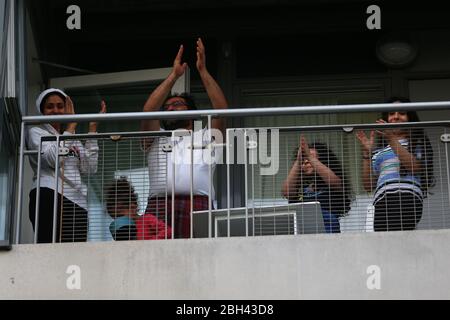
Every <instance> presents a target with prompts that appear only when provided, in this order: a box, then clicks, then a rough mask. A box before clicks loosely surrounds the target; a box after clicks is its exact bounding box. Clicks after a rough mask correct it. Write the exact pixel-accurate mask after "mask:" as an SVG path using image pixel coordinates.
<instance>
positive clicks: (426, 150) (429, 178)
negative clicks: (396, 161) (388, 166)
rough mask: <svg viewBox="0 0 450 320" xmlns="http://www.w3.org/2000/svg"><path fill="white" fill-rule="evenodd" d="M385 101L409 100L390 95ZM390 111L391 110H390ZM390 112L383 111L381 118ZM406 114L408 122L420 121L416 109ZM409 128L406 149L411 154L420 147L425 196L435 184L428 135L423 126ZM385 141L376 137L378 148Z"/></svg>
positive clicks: (381, 146)
mask: <svg viewBox="0 0 450 320" xmlns="http://www.w3.org/2000/svg"><path fill="white" fill-rule="evenodd" d="M387 102H391V103H394V102H402V103H404V102H406V103H408V102H411V101H410V100H409V99H408V98H403V97H391V98H389V99H388V100H387ZM391 112H392V111H391ZM389 113H390V112H383V113H382V114H381V118H382V119H383V120H385V121H386V122H387V121H388V116H389ZM406 115H407V117H408V122H420V118H419V116H418V114H417V112H416V111H406ZM408 130H409V139H408V140H409V144H408V151H409V152H410V153H411V154H414V153H415V151H416V149H417V148H422V150H423V151H422V152H423V158H422V160H421V164H422V165H423V166H424V167H425V168H424V169H423V170H421V172H420V173H419V176H420V181H421V185H422V191H423V193H424V196H425V197H426V195H427V192H428V190H429V189H430V188H432V187H433V186H434V185H435V178H434V172H433V171H434V169H433V148H432V147H431V143H430V140H429V139H428V136H427V135H426V134H425V130H424V129H423V128H411V129H408ZM387 144H388V143H387V141H386V140H385V139H383V137H380V138H378V142H377V146H378V147H379V148H380V149H383V148H385V147H386V146H387ZM402 173H403V174H405V173H406V169H405V168H404V166H401V167H400V174H402Z"/></svg>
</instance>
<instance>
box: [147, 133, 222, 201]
mask: <svg viewBox="0 0 450 320" xmlns="http://www.w3.org/2000/svg"><path fill="white" fill-rule="evenodd" d="M161 130H162V131H163V129H161ZM178 132H180V134H181V133H182V132H184V134H187V135H180V134H179V133H178ZM190 133H191V131H187V130H178V131H177V132H176V134H175V136H172V137H171V138H170V137H162V138H156V139H155V140H154V141H153V143H152V144H151V146H150V147H149V151H148V155H147V157H148V168H149V178H150V191H149V194H150V197H154V196H164V195H166V193H167V194H169V195H171V194H172V185H173V170H174V169H175V194H178V195H190V193H191V151H192V148H191V144H192V139H191V135H190ZM193 135H194V146H195V148H194V151H193V154H192V160H193V171H192V172H193V189H192V190H193V194H194V195H205V196H208V194H209V166H210V163H211V172H212V175H211V178H212V177H214V171H215V168H216V164H217V163H220V161H221V156H222V148H213V147H212V145H211V146H210V142H211V138H210V135H209V132H208V129H206V128H203V129H202V130H199V131H195V132H194V133H193ZM167 146H169V148H170V147H171V151H170V152H168V151H167ZM200 146H201V148H200ZM209 146H210V148H209ZM174 164H175V166H174ZM211 183H212V181H211ZM211 199H212V200H214V199H215V193H214V186H212V192H211Z"/></svg>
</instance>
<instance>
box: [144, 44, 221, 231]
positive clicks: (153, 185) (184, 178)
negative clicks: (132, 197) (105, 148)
mask: <svg viewBox="0 0 450 320" xmlns="http://www.w3.org/2000/svg"><path fill="white" fill-rule="evenodd" d="M182 56H183V46H182V45H181V46H180V49H179V50H178V54H177V56H176V58H175V60H174V63H173V69H172V72H171V73H170V74H169V76H168V77H167V78H166V79H165V80H164V81H163V82H162V83H161V84H160V85H159V86H158V87H157V88H156V89H155V90H154V91H153V92H152V94H151V95H150V97H149V98H148V100H147V102H146V103H145V105H144V110H143V111H144V112H148V111H159V110H164V111H185V110H196V106H195V102H194V99H193V97H192V96H190V95H189V94H186V93H182V94H172V95H169V93H170V91H171V89H172V87H173V85H174V84H175V82H176V81H177V79H178V78H179V77H181V76H182V75H183V74H184V72H185V70H186V67H187V63H182ZM196 67H197V70H198V72H199V74H200V78H201V80H202V83H203V85H204V87H205V89H206V92H207V94H208V97H209V99H210V101H211V104H212V107H213V108H215V109H226V108H227V106H228V104H227V101H226V99H225V96H224V94H223V92H222V89H221V88H220V87H219V85H218V84H217V82H216V81H215V80H214V78H213V77H212V76H211V75H210V74H209V72H208V70H207V68H206V55H205V47H204V45H203V43H202V40H201V39H200V38H199V39H198V40H197V63H196ZM211 126H212V129H213V130H220V131H221V132H222V133H223V132H224V130H225V120H224V119H212V123H211ZM141 128H142V130H145V131H160V130H171V131H172V130H188V132H189V131H194V133H193V137H194V138H193V140H194V146H195V147H194V151H193V152H192V154H191V144H192V139H191V136H190V135H182V134H181V135H177V136H176V137H175V139H174V140H173V141H172V143H171V147H172V148H171V151H170V153H167V152H165V151H164V150H163V149H164V146H163V145H164V144H165V142H166V141H163V139H146V140H145V141H144V150H145V152H147V153H148V164H149V175H150V195H149V199H148V204H147V210H146V213H151V214H154V215H156V216H158V218H160V219H163V220H165V221H166V222H167V223H168V224H169V225H170V224H171V216H172V211H171V210H172V204H171V199H172V197H171V195H172V190H174V194H175V210H174V217H175V221H174V229H173V231H174V236H175V238H189V237H190V214H191V212H190V210H191V202H190V201H191V196H190V193H191V163H192V161H191V160H193V163H194V165H193V176H192V177H193V188H192V193H193V199H194V201H193V209H194V211H198V210H206V209H208V207H209V205H208V195H209V165H210V163H211V164H212V172H213V174H214V169H215V164H216V163H217V158H218V157H219V156H220V154H219V153H220V151H219V149H217V150H213V151H212V153H211V149H210V148H208V147H207V145H208V144H209V143H211V142H212V141H211V135H212V134H211V133H210V132H209V131H208V130H207V129H206V128H203V129H202V128H201V127H200V128H197V126H194V121H193V120H191V119H167V120H162V121H159V120H144V121H142V126H141ZM199 146H202V148H199ZM191 156H192V159H191ZM173 163H175V166H174V165H173ZM174 168H175V178H174V172H173V169H174ZM173 179H174V180H173ZM173 181H175V183H174V184H173V183H172V182H173ZM162 182H163V183H162ZM213 200H214V189H213V190H212V194H211V201H213Z"/></svg>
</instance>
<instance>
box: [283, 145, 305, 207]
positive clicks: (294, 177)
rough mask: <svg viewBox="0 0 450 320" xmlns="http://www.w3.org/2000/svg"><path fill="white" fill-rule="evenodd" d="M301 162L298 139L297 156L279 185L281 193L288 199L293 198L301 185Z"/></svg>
mask: <svg viewBox="0 0 450 320" xmlns="http://www.w3.org/2000/svg"><path fill="white" fill-rule="evenodd" d="M302 162H303V151H302V144H301V139H300V144H299V147H298V151H297V157H296V158H295V161H294V163H293V164H292V168H291V170H290V171H289V174H288V177H287V178H286V180H285V181H284V182H283V185H282V187H281V193H282V194H283V196H284V197H285V198H287V199H288V200H295V199H296V197H297V195H298V191H299V189H300V187H301V184H302V183H301V181H300V179H301V172H302Z"/></svg>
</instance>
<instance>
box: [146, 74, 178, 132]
mask: <svg viewBox="0 0 450 320" xmlns="http://www.w3.org/2000/svg"><path fill="white" fill-rule="evenodd" d="M176 81H177V77H176V76H175V74H173V73H170V74H169V76H168V77H167V78H166V79H165V80H164V81H163V82H162V83H161V84H160V85H159V86H158V87H157V88H156V89H155V90H154V91H153V92H152V93H151V94H150V96H149V97H148V99H147V101H146V102H145V104H144V108H143V111H144V112H152V111H159V110H160V108H161V106H162V105H163V103H164V100H165V99H166V98H167V96H168V95H169V93H170V90H172V87H173V86H174V84H175V82H176ZM159 128H160V124H159V120H143V121H142V122H141V130H144V131H159Z"/></svg>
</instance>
